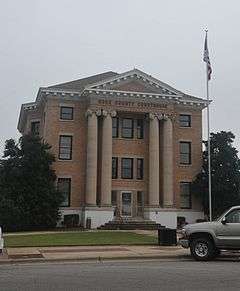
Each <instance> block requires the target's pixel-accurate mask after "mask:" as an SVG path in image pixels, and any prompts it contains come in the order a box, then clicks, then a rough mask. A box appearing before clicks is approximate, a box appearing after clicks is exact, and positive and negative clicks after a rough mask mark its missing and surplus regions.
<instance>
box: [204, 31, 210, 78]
mask: <svg viewBox="0 0 240 291" xmlns="http://www.w3.org/2000/svg"><path fill="white" fill-rule="evenodd" d="M203 61H204V62H205V63H206V64H207V78H208V80H211V74H212V68H211V63H210V58H209V52H208V45H207V32H206V36H205V43H204V54H203Z"/></svg>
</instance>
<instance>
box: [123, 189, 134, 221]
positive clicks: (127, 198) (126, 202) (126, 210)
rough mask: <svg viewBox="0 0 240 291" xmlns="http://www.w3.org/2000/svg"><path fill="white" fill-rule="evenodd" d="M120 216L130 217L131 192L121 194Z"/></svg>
mask: <svg viewBox="0 0 240 291" xmlns="http://www.w3.org/2000/svg"><path fill="white" fill-rule="evenodd" d="M121 214H122V216H132V192H122V213H121Z"/></svg>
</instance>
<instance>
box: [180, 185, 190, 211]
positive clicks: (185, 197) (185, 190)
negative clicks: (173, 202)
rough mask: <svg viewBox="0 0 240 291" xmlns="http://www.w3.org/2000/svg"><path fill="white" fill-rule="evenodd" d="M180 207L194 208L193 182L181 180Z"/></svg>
mask: <svg viewBox="0 0 240 291" xmlns="http://www.w3.org/2000/svg"><path fill="white" fill-rule="evenodd" d="M180 207H181V208H183V209H190V208H192V199H191V183H189V182H180Z"/></svg>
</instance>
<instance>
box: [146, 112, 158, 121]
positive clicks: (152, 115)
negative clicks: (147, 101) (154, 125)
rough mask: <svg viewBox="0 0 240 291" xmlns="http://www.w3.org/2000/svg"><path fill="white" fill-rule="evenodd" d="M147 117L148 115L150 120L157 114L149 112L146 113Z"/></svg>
mask: <svg viewBox="0 0 240 291" xmlns="http://www.w3.org/2000/svg"><path fill="white" fill-rule="evenodd" d="M148 117H149V119H150V120H153V119H154V118H156V117H157V116H156V113H153V112H150V113H149V114H148Z"/></svg>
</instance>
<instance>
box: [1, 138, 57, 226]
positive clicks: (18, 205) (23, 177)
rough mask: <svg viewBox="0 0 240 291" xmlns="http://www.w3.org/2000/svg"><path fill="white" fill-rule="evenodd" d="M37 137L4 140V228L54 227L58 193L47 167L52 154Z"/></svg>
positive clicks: (51, 161) (2, 180)
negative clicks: (17, 140) (16, 140)
mask: <svg viewBox="0 0 240 291" xmlns="http://www.w3.org/2000/svg"><path fill="white" fill-rule="evenodd" d="M50 148H51V147H50V146H49V145H48V144H46V143H44V142H42V141H41V139H40V138H39V137H38V136H33V135H25V136H22V137H21V138H20V139H19V142H18V143H16V142H15V141H14V140H13V139H10V140H7V141H6V143H5V150H4V155H3V158H2V159H1V160H0V225H1V226H2V227H3V228H4V229H7V230H23V229H24V230H26V229H38V228H48V227H54V226H55V225H56V222H57V220H58V218H59V211H58V209H59V206H60V204H61V202H62V195H61V194H60V193H58V191H57V190H56V187H55V179H56V176H55V173H54V171H53V170H52V169H51V165H52V163H53V162H54V156H53V155H52V154H51V153H50V152H49V150H50Z"/></svg>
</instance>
